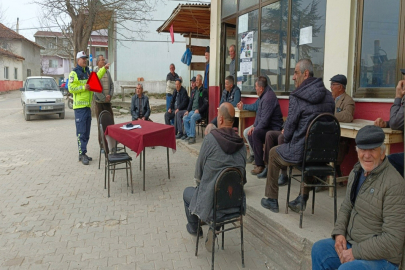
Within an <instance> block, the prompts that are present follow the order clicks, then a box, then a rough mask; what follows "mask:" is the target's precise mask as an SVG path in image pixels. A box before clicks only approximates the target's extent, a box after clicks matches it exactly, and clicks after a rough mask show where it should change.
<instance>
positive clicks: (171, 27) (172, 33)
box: [170, 24, 174, 44]
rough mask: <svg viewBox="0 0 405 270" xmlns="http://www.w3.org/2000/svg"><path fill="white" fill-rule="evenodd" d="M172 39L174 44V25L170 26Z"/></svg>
mask: <svg viewBox="0 0 405 270" xmlns="http://www.w3.org/2000/svg"><path fill="white" fill-rule="evenodd" d="M170 37H171V38H172V44H173V43H174V32H173V24H172V25H171V26H170Z"/></svg>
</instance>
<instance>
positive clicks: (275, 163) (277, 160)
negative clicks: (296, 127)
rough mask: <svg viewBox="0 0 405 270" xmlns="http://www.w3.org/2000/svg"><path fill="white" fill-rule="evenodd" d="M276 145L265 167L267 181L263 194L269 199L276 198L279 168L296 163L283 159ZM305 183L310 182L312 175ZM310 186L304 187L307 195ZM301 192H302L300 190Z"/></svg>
mask: <svg viewBox="0 0 405 270" xmlns="http://www.w3.org/2000/svg"><path fill="white" fill-rule="evenodd" d="M277 148H278V146H275V147H273V148H272V149H271V150H270V154H269V164H268V169H267V181H266V190H265V196H266V197H267V198H270V199H278V173H279V171H280V170H287V167H288V166H291V165H297V164H295V163H290V162H287V161H285V160H284V159H283V158H282V157H281V156H280V155H279V154H278V153H277ZM305 182H307V183H312V182H313V179H312V177H309V178H308V179H306V181H305ZM310 190H311V188H304V192H303V193H304V195H308V194H309V191H310ZM300 193H302V192H300Z"/></svg>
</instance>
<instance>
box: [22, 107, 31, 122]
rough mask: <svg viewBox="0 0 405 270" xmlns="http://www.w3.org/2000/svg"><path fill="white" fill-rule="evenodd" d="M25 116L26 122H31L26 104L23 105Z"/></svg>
mask: <svg viewBox="0 0 405 270" xmlns="http://www.w3.org/2000/svg"><path fill="white" fill-rule="evenodd" d="M23 114H24V119H25V121H30V120H31V117H30V115H29V114H28V113H27V109H26V107H25V104H24V105H23Z"/></svg>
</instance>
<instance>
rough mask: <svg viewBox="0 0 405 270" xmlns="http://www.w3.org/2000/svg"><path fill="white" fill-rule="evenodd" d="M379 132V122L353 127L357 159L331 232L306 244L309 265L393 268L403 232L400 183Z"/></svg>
mask: <svg viewBox="0 0 405 270" xmlns="http://www.w3.org/2000/svg"><path fill="white" fill-rule="evenodd" d="M384 138H385V135H384V132H383V130H382V129H381V128H380V127H376V126H365V127H363V128H362V129H360V130H359V132H358V134H357V136H356V140H355V141H356V145H357V147H356V150H357V156H358V158H359V162H358V163H357V164H356V165H354V168H353V170H352V172H351V173H350V175H349V183H348V185H347V191H346V197H345V198H344V200H343V203H342V205H341V207H340V210H339V214H338V217H337V221H336V223H335V226H334V229H333V231H332V238H329V239H324V240H320V241H318V242H316V243H315V244H314V245H313V247H312V252H311V256H312V269H314V270H318V269H325V270H326V269H340V270H343V269H356V270H357V269H398V265H399V263H400V262H401V257H402V254H403V247H404V237H405V226H404V224H405V185H404V179H403V178H402V177H401V176H400V175H399V173H398V172H397V171H396V170H395V168H394V167H392V165H391V164H390V163H389V162H388V160H387V159H386V158H385V145H384Z"/></svg>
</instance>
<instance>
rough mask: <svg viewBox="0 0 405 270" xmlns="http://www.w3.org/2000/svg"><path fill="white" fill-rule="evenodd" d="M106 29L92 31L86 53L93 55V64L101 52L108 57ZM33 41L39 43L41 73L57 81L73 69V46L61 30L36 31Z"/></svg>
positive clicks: (74, 60)
mask: <svg viewBox="0 0 405 270" xmlns="http://www.w3.org/2000/svg"><path fill="white" fill-rule="evenodd" d="M106 33H107V31H100V33H98V32H93V33H92V35H91V37H90V41H89V43H88V44H89V47H88V51H87V53H88V54H89V53H90V51H91V53H92V55H93V65H96V59H97V56H98V55H100V54H102V55H104V57H105V58H107V59H108V37H107V34H106ZM34 37H35V41H36V42H37V43H38V44H41V45H42V46H43V47H44V49H43V50H41V68H42V74H43V75H46V76H52V77H54V78H55V79H56V80H57V81H58V82H59V83H60V82H61V81H62V80H64V78H67V77H68V75H69V73H70V71H71V70H72V69H73V67H74V65H75V63H76V59H74V58H75V57H73V47H72V46H71V45H70V42H69V40H68V39H67V38H65V37H64V35H63V33H61V32H51V31H37V32H36V33H35V34H34Z"/></svg>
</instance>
